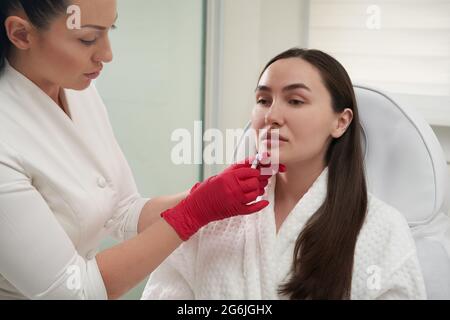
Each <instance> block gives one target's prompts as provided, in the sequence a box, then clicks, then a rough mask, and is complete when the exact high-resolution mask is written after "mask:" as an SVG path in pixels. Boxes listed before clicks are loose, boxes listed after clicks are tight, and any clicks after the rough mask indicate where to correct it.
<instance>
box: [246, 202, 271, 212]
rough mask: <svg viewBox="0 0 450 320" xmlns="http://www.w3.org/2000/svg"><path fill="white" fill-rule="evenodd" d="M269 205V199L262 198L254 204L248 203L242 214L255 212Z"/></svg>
mask: <svg viewBox="0 0 450 320" xmlns="http://www.w3.org/2000/svg"><path fill="white" fill-rule="evenodd" d="M268 205H269V201H267V200H261V201H258V202H255V203H252V204H248V205H246V206H245V208H244V209H243V210H242V214H251V213H255V212H259V211H261V210H262V209H264V208H265V207H267V206H268Z"/></svg>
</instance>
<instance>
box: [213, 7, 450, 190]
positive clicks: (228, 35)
mask: <svg viewBox="0 0 450 320" xmlns="http://www.w3.org/2000/svg"><path fill="white" fill-rule="evenodd" d="M217 3H221V5H222V9H223V16H222V17H221V22H220V26H217V25H216V26H215V27H216V28H218V27H221V28H222V31H221V32H218V33H217V34H216V36H217V35H220V34H222V35H223V41H222V43H221V44H220V45H221V49H222V52H221V53H220V54H221V58H220V59H219V61H216V64H214V63H211V64H209V65H208V70H210V71H211V70H212V74H214V73H215V75H216V76H218V77H219V83H218V84H216V86H219V87H220V89H217V88H216V91H217V92H213V91H214V90H212V85H211V83H209V85H210V86H209V87H208V84H207V91H209V92H213V93H214V95H215V96H216V98H217V97H218V99H216V100H214V99H211V100H209V101H208V99H207V102H208V103H207V114H208V117H207V124H206V125H207V127H208V126H213V127H217V128H219V129H220V130H222V131H224V130H226V129H234V128H242V127H243V126H244V125H245V124H246V122H247V121H248V119H249V118H250V114H251V109H252V108H253V105H254V88H255V86H256V82H257V78H258V76H259V73H260V72H261V70H262V68H263V66H264V65H265V64H266V63H267V62H268V61H269V60H270V59H271V58H272V57H273V56H275V55H276V54H278V53H280V52H282V51H284V50H286V49H288V48H290V47H294V46H307V44H308V28H307V26H308V23H309V21H308V14H309V7H308V3H309V1H307V0H245V1H242V0H222V1H221V0H209V1H208V4H209V5H210V6H211V5H214V4H217ZM216 20H220V19H216ZM212 26H214V25H213V24H211V23H210V24H209V25H208V28H211V27H212ZM208 31H211V30H210V29H208ZM215 41H217V39H215ZM319 49H320V48H319ZM218 64H220V67H219V66H218ZM445 101H448V100H445ZM423 104H424V105H428V104H429V103H423ZM439 108H440V109H439V110H441V109H442V108H450V105H446V106H439ZM418 109H421V110H419V111H422V112H423V113H424V114H423V115H424V117H425V118H426V119H427V120H429V121H431V122H432V123H433V124H441V123H446V124H448V125H450V122H448V121H440V120H442V119H441V118H442V117H441V115H442V112H441V113H440V115H439V116H438V117H439V119H437V118H436V116H434V115H433V114H430V113H429V112H428V111H429V110H424V108H422V107H421V108H418ZM449 110H450V109H449ZM448 113H449V114H450V111H449V112H448ZM447 118H448V117H447ZM447 118H446V119H447ZM432 128H433V130H434V132H435V133H436V135H437V137H438V139H439V141H440V142H441V145H442V147H443V149H444V151H445V153H446V155H447V160H448V161H450V127H448V126H447V127H446V126H438V125H433V127H432ZM223 167H224V166H219V165H216V166H205V175H206V176H208V175H211V174H213V173H216V172H218V171H220V170H221V169H223ZM449 179H450V166H449ZM449 181H450V180H449Z"/></svg>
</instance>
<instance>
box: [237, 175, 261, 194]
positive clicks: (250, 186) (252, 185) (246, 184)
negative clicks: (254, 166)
mask: <svg viewBox="0 0 450 320" xmlns="http://www.w3.org/2000/svg"><path fill="white" fill-rule="evenodd" d="M239 185H240V186H241V190H242V191H243V192H244V193H249V192H252V191H255V190H258V189H259V180H258V179H257V178H250V179H245V180H239Z"/></svg>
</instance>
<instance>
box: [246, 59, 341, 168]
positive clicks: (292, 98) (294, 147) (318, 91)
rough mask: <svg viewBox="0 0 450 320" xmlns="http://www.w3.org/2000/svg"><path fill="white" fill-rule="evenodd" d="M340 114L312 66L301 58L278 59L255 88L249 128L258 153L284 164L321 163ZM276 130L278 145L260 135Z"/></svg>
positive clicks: (270, 138)
mask: <svg viewBox="0 0 450 320" xmlns="http://www.w3.org/2000/svg"><path fill="white" fill-rule="evenodd" d="M338 122H339V114H337V113H335V112H334V111H333V109H332V102H331V96H330V94H329V92H328V90H327V89H326V88H325V85H324V84H323V82H322V79H321V76H320V73H319V71H318V70H316V68H315V67H314V66H312V65H311V64H309V63H308V62H306V61H304V60H302V59H300V58H289V59H284V60H279V61H277V62H275V63H274V64H272V65H271V66H270V67H269V68H268V69H267V70H266V71H265V72H264V74H263V76H262V78H261V81H260V82H259V84H258V87H257V89H256V106H255V107H254V110H253V117H252V125H253V128H254V129H256V131H257V132H258V134H259V136H260V138H259V146H258V148H259V151H260V152H261V151H265V148H266V147H267V149H268V151H269V152H270V151H271V150H272V152H274V151H273V150H274V148H279V157H280V158H279V160H280V162H281V163H283V164H285V165H288V166H289V165H292V164H295V163H304V162H311V161H312V162H315V161H321V162H323V163H324V159H325V154H326V150H327V148H328V145H329V143H330V142H331V140H332V138H333V137H334V136H335V135H336V132H337V131H336V128H337V127H338ZM273 129H279V142H278V141H276V140H275V139H273V138H274V136H275V137H276V135H272V137H271V136H270V135H269V136H267V135H263V134H261V133H262V132H265V131H266V130H268V131H269V132H270V131H271V130H273Z"/></svg>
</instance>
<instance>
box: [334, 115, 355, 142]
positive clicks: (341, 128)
mask: <svg viewBox="0 0 450 320" xmlns="http://www.w3.org/2000/svg"><path fill="white" fill-rule="evenodd" d="M352 121H353V111H352V109H348V108H347V109H345V110H344V111H343V112H341V113H340V114H339V115H338V116H337V118H336V121H335V125H334V128H333V131H332V132H331V136H332V137H333V138H335V139H338V138H340V137H342V136H343V135H344V133H345V132H346V131H347V129H348V127H349V126H350V124H351V123H352Z"/></svg>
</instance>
